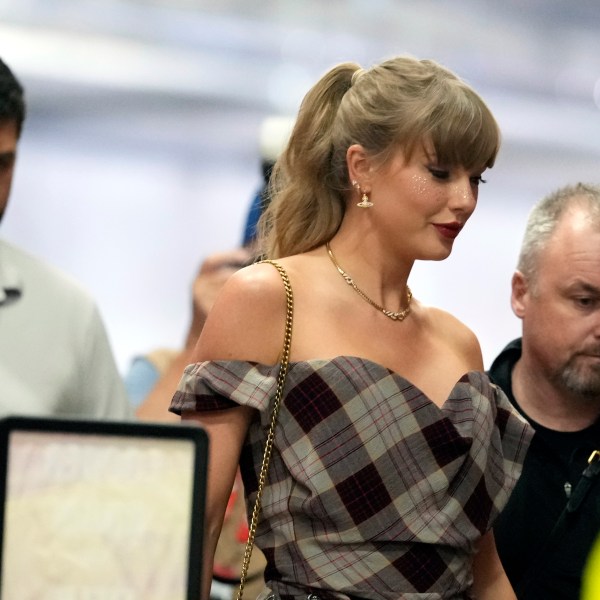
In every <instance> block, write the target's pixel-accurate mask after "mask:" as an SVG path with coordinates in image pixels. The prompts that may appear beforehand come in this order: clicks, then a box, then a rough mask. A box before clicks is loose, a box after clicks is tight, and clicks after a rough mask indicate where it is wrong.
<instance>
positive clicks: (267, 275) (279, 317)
mask: <svg viewBox="0 0 600 600" xmlns="http://www.w3.org/2000/svg"><path fill="white" fill-rule="evenodd" d="M285 309H286V302H285V290H284V287H283V283H282V281H281V277H280V275H279V273H278V272H277V271H276V270H275V269H274V268H273V266H272V265H269V264H256V265H251V266H250V267H246V268H244V269H241V270H239V271H237V272H236V273H234V274H233V275H232V276H231V277H230V278H229V279H228V280H227V282H226V284H225V285H224V286H223V288H222V290H221V292H220V293H219V295H218V296H217V299H216V301H215V303H214V305H213V307H212V309H211V311H210V313H209V314H208V317H207V320H206V323H205V325H204V328H203V330H202V333H201V334H200V338H199V340H198V343H197V345H196V348H195V350H194V354H193V360H194V362H199V361H204V360H247V361H252V362H257V363H262V364H275V363H276V362H277V361H278V360H279V352H280V350H281V346H282V340H283V332H284V327H285Z"/></svg>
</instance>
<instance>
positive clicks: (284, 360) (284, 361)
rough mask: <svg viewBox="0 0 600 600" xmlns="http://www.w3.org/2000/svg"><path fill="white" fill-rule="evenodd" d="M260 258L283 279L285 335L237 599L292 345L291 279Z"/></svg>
mask: <svg viewBox="0 0 600 600" xmlns="http://www.w3.org/2000/svg"><path fill="white" fill-rule="evenodd" d="M261 262H265V263H270V264H272V265H273V266H274V267H275V268H276V269H277V270H278V271H279V274H280V275H281V279H283V287H284V288H285V298H286V315H285V335H284V337H283V351H282V354H281V366H280V368H279V373H278V375H277V387H276V389H275V399H274V401H273V409H272V412H271V423H270V425H269V432H268V434H267V441H266V442H265V452H264V455H263V460H262V465H261V467H260V474H259V476H258V489H257V491H256V500H255V502H254V508H253V509H252V518H251V519H250V525H249V528H248V529H249V531H248V541H247V542H246V549H245V550H244V560H243V562H242V573H241V575H240V587H239V588H238V592H237V596H236V600H242V595H243V593H244V585H245V583H246V577H247V575H248V567H249V566H250V558H251V556H252V548H253V547H254V536H255V535H256V526H257V524H258V515H259V513H260V507H261V498H262V492H263V488H264V486H265V481H266V479H267V471H268V470H269V461H270V460H271V451H272V449H273V441H274V439H275V427H276V425H277V415H278V414H279V407H280V406H281V399H282V397H283V388H284V386H285V378H286V375H287V372H288V366H289V363H290V348H291V346H292V322H293V317H294V297H293V295H292V285H291V284H290V280H289V278H288V275H287V273H286V271H285V269H284V268H283V267H282V266H281V265H280V264H278V263H276V262H275V261H272V260H263V261H261Z"/></svg>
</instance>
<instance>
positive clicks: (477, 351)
mask: <svg viewBox="0 0 600 600" xmlns="http://www.w3.org/2000/svg"><path fill="white" fill-rule="evenodd" d="M424 310H425V311H426V314H427V320H428V321H429V323H430V326H431V328H432V330H433V331H435V332H436V335H439V337H440V338H441V339H442V340H444V341H445V342H447V343H448V344H449V345H450V346H451V350H452V352H453V353H455V354H456V355H457V356H458V357H460V358H461V359H463V360H464V361H465V364H466V367H467V368H468V369H469V370H482V369H483V358H482V355H481V346H480V344H479V340H478V339H477V336H476V335H475V333H474V332H473V331H472V330H471V329H470V328H469V327H468V326H467V325H465V323H463V322H462V321H461V320H460V319H458V318H457V317H455V316H454V315H452V314H451V313H449V312H447V311H445V310H442V309H441V308H436V307H431V306H428V307H425V308H424Z"/></svg>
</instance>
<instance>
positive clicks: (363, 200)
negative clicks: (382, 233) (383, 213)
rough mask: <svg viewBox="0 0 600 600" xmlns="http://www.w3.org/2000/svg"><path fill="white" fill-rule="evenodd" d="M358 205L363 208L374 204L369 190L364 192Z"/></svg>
mask: <svg viewBox="0 0 600 600" xmlns="http://www.w3.org/2000/svg"><path fill="white" fill-rule="evenodd" d="M356 206H360V207H361V208H369V207H371V206H373V203H372V202H371V201H370V200H369V195H368V194H367V192H363V193H362V196H361V198H360V202H359V203H358V204H357V205H356Z"/></svg>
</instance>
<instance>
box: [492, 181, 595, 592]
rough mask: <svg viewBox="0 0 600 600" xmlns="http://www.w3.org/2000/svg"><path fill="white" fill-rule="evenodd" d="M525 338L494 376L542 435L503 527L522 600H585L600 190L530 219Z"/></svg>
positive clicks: (565, 194)
mask: <svg viewBox="0 0 600 600" xmlns="http://www.w3.org/2000/svg"><path fill="white" fill-rule="evenodd" d="M511 303H512V309H513V311H514V313H515V315H516V316H517V317H519V318H520V319H521V321H522V337H521V338H519V339H516V340H513V341H512V342H510V343H509V344H508V345H507V346H506V348H504V350H503V351H502V352H501V353H500V355H499V356H498V357H497V358H496V359H495V361H494V362H493V364H492V366H491V369H490V371H489V373H490V376H491V378H492V379H493V381H494V382H495V383H497V384H498V385H500V386H501V387H502V388H503V390H504V391H505V392H506V394H507V395H508V398H509V399H510V400H511V402H512V403H513V405H514V406H515V407H516V408H517V409H518V410H519V411H520V413H521V414H522V415H523V416H524V417H525V418H526V419H527V420H528V421H529V423H530V424H531V425H532V426H533V428H534V429H535V431H536V434H535V436H534V439H533V441H532V443H531V445H530V447H529V452H528V454H527V457H526V459H525V464H524V466H523V473H522V475H521V478H520V479H519V481H518V483H517V485H516V487H515V490H514V492H513V494H512V496H511V497H510V500H509V502H508V504H507V506H506V508H505V509H504V511H503V512H502V513H501V515H500V517H499V518H498V520H497V521H496V524H495V526H494V531H495V535H496V544H497V546H498V553H499V555H500V558H501V560H502V562H503V564H504V568H505V569H506V573H507V575H508V577H509V579H510V580H511V582H512V584H513V587H514V588H515V591H516V592H517V596H518V598H519V600H542V599H543V600H546V599H549V600H578V599H579V597H580V586H581V576H582V572H583V568H584V565H585V562H586V560H587V556H588V553H589V552H590V549H591V547H592V545H593V543H594V539H595V538H596V536H597V535H598V534H599V533H600V186H594V185H584V184H577V185H572V186H565V187H563V188H560V189H558V190H556V191H555V192H553V193H552V194H550V195H548V196H547V197H546V198H544V199H543V200H541V201H540V202H539V203H538V204H537V205H536V206H535V207H534V208H533V210H532V211H531V213H530V216H529V219H528V222H527V227H526V230H525V236H524V239H523V244H522V247H521V252H520V257H519V261H518V266H517V270H516V272H515V273H514V275H513V278H512V298H511Z"/></svg>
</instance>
